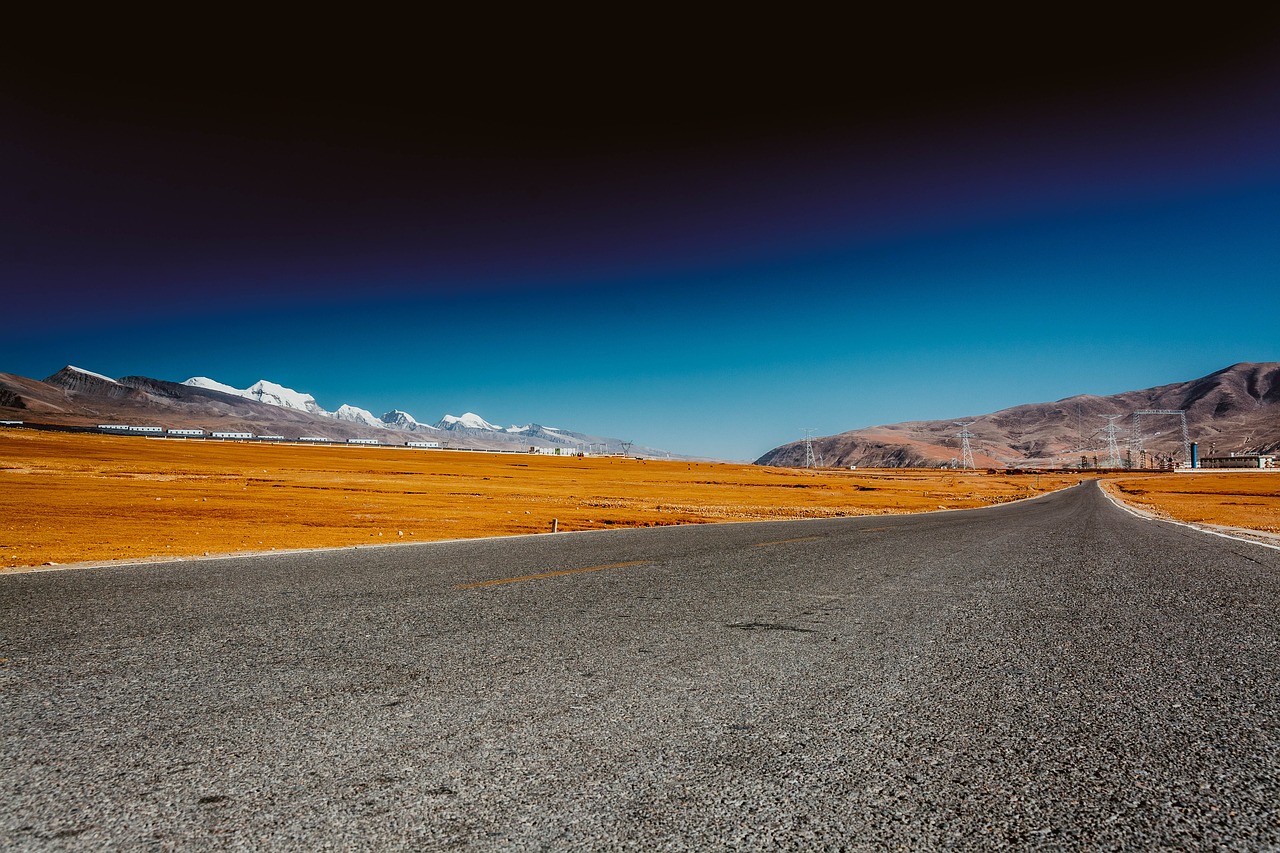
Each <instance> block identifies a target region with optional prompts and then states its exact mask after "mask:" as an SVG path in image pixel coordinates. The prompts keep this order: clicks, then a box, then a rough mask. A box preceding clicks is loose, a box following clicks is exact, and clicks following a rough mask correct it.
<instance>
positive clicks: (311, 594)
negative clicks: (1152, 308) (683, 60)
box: [0, 484, 1280, 850]
mask: <svg viewBox="0 0 1280 853" xmlns="http://www.w3.org/2000/svg"><path fill="white" fill-rule="evenodd" d="M597 567H606V568H597ZM580 569H591V570H590V571H577V570H580ZM552 573H554V574H552ZM536 575H544V576H543V577H529V576H536ZM518 578H524V579H518ZM494 580H503V581H509V582H504V583H494V584H485V583H484V582H486V581H494ZM1278 605H1280V551H1277V550H1273V549H1268V548H1265V547H1262V546H1258V545H1253V544H1249V543H1244V542H1235V541H1232V540H1227V539H1222V538H1218V537H1212V536H1207V535H1204V534H1201V533H1197V532H1195V531H1192V530H1188V529H1186V528H1182V527H1176V526H1173V525H1168V524H1163V523H1158V522H1152V521H1146V520H1141V519H1137V518H1133V517H1131V516H1129V515H1127V514H1125V513H1124V512H1122V511H1120V510H1118V509H1116V508H1115V507H1113V506H1112V505H1111V504H1110V503H1108V502H1107V501H1106V499H1105V498H1104V497H1103V496H1102V495H1101V493H1100V492H1099V491H1098V489H1097V488H1096V486H1095V485H1093V484H1086V485H1083V486H1080V487H1077V488H1075V489H1070V490H1068V491H1065V492H1061V493H1058V494H1056V495H1053V496H1050V497H1047V498H1042V499H1039V500H1035V501H1029V502H1025V503H1020V504H1013V505H1006V506H1002V507H997V508H993V509H987V510H977V511H964V512H946V513H935V514H932V515H927V516H914V517H908V516H900V517H891V518H886V517H870V518H859V519H839V520H823V521H807V522H786V523H768V524H734V525H717V526H696V527H682V528H662V529H650V530H634V531H613V532H607V533H591V534H559V535H549V534H548V535H543V536H539V537H526V538H520V539H507V540H489V541H475V542H464V543H442V544H436V545H415V546H405V547H399V548H388V549H379V550H369V549H361V550H354V551H353V550H347V551H336V552H326V553H310V554H287V555H278V556H272V557H262V558H253V559H235V560H217V561H200V562H189V563H177V564H164V565H145V566H136V567H120V568H109V569H92V570H69V571H60V572H47V573H37V574H26V575H12V576H5V577H0V658H3V662H2V663H0V726H2V727H3V728H2V731H0V736H2V737H3V741H2V742H0V846H3V847H4V848H6V849H21V850H58V849H83V850H99V849H157V850H168V849H184V850H221V849H245V850H248V849H273V850H280V849H296V850H320V849H412V850H433V849H464V850H466V849H470V850H490V849H494V850H507V849H511V850H614V849H636V850H653V849H671V850H681V849H688V850H718V849H736V850H773V849H793V850H864V849H865V850H882V849H911V850H922V849H939V848H948V847H952V848H960V849H1006V848H1013V849H1069V850H1076V849H1094V850H1099V849H1142V850H1147V849H1205V850H1209V849H1213V850H1220V849H1239V850H1261V849H1277V847H1278V846H1280V681H1278V680H1277V676H1278V675H1280V614H1278V613H1277V607H1278Z"/></svg>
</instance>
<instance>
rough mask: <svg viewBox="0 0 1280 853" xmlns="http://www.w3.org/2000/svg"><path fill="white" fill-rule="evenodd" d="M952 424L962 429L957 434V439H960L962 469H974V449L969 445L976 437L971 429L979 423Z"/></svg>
mask: <svg viewBox="0 0 1280 853" xmlns="http://www.w3.org/2000/svg"><path fill="white" fill-rule="evenodd" d="M952 423H954V424H955V425H956V426H958V427H960V431H959V432H958V433H956V438H958V439H960V467H961V468H973V467H974V464H973V448H972V447H971V446H970V445H969V439H971V438H974V437H975V436H974V433H971V432H969V427H970V426H972V425H973V424H975V423H977V421H953V422H952Z"/></svg>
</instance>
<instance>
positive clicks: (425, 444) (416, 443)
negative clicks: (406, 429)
mask: <svg viewBox="0 0 1280 853" xmlns="http://www.w3.org/2000/svg"><path fill="white" fill-rule="evenodd" d="M404 446H405V447H439V446H440V442H438V441H406V442H405V443H404Z"/></svg>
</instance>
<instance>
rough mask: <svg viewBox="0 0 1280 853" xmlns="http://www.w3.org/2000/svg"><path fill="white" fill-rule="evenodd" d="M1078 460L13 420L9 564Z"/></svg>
mask: <svg viewBox="0 0 1280 853" xmlns="http://www.w3.org/2000/svg"><path fill="white" fill-rule="evenodd" d="M1082 476H1083V475H1082V474H1079V473H1073V472H1065V471H1064V472H1054V473H1045V474H1021V475H1009V474H994V475H993V474H986V473H982V472H974V471H929V470H894V471H888V470H882V471H874V472H872V471H842V470H822V471H805V470H798V469H787V468H763V467H758V466H753V465H740V464H721V463H706V462H702V463H696V462H677V461H664V460H645V461H639V460H636V459H623V458H620V457H598V458H593V457H588V458H584V459H579V458H576V457H549V456H533V455H524V454H491V453H466V452H449V451H439V450H410V449H405V448H391V447H308V446H298V445H258V444H248V443H238V442H225V443H224V442H213V441H183V440H173V439H146V438H137V437H120V436H100V435H78V434H67V433H53V432H37V431H34V430H27V429H6V430H3V431H0V571H3V570H4V568H5V567H9V568H15V567H23V566H38V565H43V564H46V563H57V564H65V563H70V562H82V561H92V562H99V561H108V560H132V559H141V558H148V557H179V556H193V555H205V554H225V553H236V552H254V551H268V550H272V549H276V550H285V549H293V548H317V547H337V546H351V545H368V544H384V543H388V542H407V541H419V542H422V541H430V540H439V539H461V538H473V537H482V536H499V535H506V534H518V533H546V532H550V531H551V529H552V525H553V522H554V523H558V527H559V530H561V531H571V530H590V529H601V528H611V527H644V526H654V525H664V524H690V523H702V522H716V521H747V520H765V519H769V520H780V519H798V518H825V517H835V516H853V515H876V514H890V513H907V512H921V511H928V510H936V509H959V508H966V507H976V506H984V505H989V504H994V503H1001V502H1004V501H1010V500H1017V499H1019V498H1025V497H1031V496H1034V495H1036V494H1041V493H1044V492H1048V491H1053V490H1055V489H1059V488H1063V487H1065V486H1069V485H1072V484H1074V483H1076V482H1079V480H1080V479H1082Z"/></svg>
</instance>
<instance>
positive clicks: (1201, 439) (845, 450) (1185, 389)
mask: <svg viewBox="0 0 1280 853" xmlns="http://www.w3.org/2000/svg"><path fill="white" fill-rule="evenodd" d="M1153 410H1163V411H1184V412H1186V420H1187V428H1188V432H1189V433H1190V439H1191V440H1192V441H1195V442H1198V443H1199V444H1200V448H1201V451H1200V452H1201V455H1208V454H1210V453H1213V452H1216V453H1229V452H1233V451H1235V452H1246V451H1247V452H1272V451H1275V450H1280V363H1277V362H1265V363H1247V362H1246V363H1240V364H1234V365H1232V366H1231V367H1227V368H1224V369H1223V370H1219V371H1217V372H1215V373H1211V374H1209V375H1208V376H1204V377H1201V378H1199V379H1193V380H1190V381H1188V382H1177V383H1174V384H1171V385H1161V386H1159V387H1156V388H1147V389H1144V390H1141V391H1127V392H1125V393H1122V394H1113V395H1110V396H1106V397H1098V396H1093V395H1090V394H1081V395H1077V396H1074V397H1067V398H1066V399H1063V400H1058V401H1056V402H1053V403H1031V404H1027V405H1022V406H1014V407H1013V408H1010V409H1002V410H1001V411H998V412H993V413H991V414H986V415H966V416H960V417H956V418H955V419H953V420H939V421H913V422H909V423H900V424H889V425H885V426H875V427H868V428H866V429H857V430H851V431H849V432H843V433H840V434H839V435H832V436H826V437H823V438H815V439H813V449H814V455H815V456H817V457H818V461H819V463H820V464H823V465H829V466H840V467H845V466H849V465H858V466H860V467H890V468H899V467H936V466H945V465H949V464H952V462H953V460H956V461H958V460H959V459H960V458H961V453H962V451H961V439H960V438H958V437H957V433H959V432H960V431H961V427H960V426H958V425H957V422H960V423H965V422H970V421H971V422H972V423H970V425H969V427H968V430H969V432H971V433H972V434H973V437H972V438H971V439H970V443H971V447H972V450H973V457H974V463H975V464H976V465H977V466H979V467H1005V466H1028V465H1042V466H1045V467H1061V466H1063V465H1071V464H1076V465H1078V464H1079V463H1080V461H1081V457H1082V456H1083V457H1085V459H1086V460H1087V461H1088V462H1089V464H1095V463H1100V464H1103V465H1105V464H1106V463H1107V461H1108V460H1107V457H1108V442H1107V436H1106V433H1105V429H1106V427H1107V423H1108V421H1107V417H1106V416H1109V415H1118V416H1119V417H1117V418H1115V419H1114V423H1115V425H1116V426H1117V427H1120V428H1121V429H1122V430H1123V432H1120V433H1118V434H1117V442H1118V447H1119V450H1120V454H1121V458H1122V459H1123V458H1124V456H1125V454H1126V453H1128V452H1129V448H1130V446H1131V440H1132V438H1133V427H1134V418H1133V415H1134V413H1135V412H1151V411H1153ZM1138 429H1139V437H1140V439H1141V446H1142V448H1143V449H1145V450H1146V451H1147V453H1148V459H1149V460H1151V461H1155V460H1159V459H1169V458H1171V459H1173V461H1175V462H1178V463H1183V464H1185V462H1186V461H1187V460H1186V458H1185V455H1184V451H1183V449H1182V435H1181V423H1180V418H1179V417H1178V416H1176V415H1159V414H1142V415H1140V416H1139V418H1138ZM1095 457H1097V459H1096V460H1095ZM804 460H805V452H804V443H803V442H792V443H791V444H785V445H783V446H781V447H777V448H774V449H773V450H771V451H769V452H768V453H766V454H765V455H764V456H761V457H760V458H759V459H758V460H756V464H759V465H787V466H801V465H803V464H804ZM1134 464H1138V460H1134Z"/></svg>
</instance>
